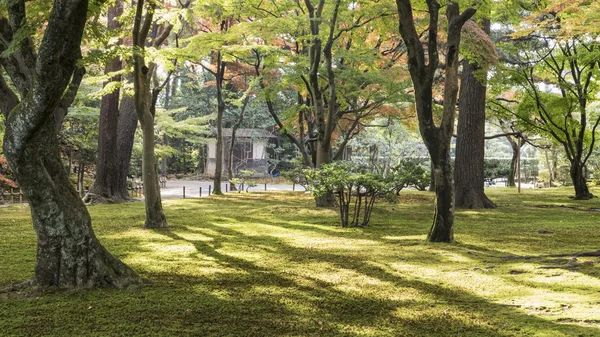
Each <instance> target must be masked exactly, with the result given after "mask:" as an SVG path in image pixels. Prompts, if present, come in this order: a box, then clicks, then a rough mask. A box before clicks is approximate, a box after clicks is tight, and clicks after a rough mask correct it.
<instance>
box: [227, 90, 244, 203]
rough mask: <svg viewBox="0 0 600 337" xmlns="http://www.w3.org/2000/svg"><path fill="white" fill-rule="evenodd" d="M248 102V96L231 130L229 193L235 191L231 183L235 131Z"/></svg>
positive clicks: (228, 170)
mask: <svg viewBox="0 0 600 337" xmlns="http://www.w3.org/2000/svg"><path fill="white" fill-rule="evenodd" d="M248 100H249V96H246V98H244V101H243V103H242V110H241V111H240V115H239V117H238V120H237V121H236V122H235V124H234V125H233V127H232V128H231V142H230V144H229V153H228V158H227V173H228V175H229V181H230V183H229V190H230V191H235V190H236V187H235V184H233V183H231V179H233V178H235V177H234V175H233V151H234V150H235V136H236V133H237V130H238V129H239V127H240V125H242V122H243V121H244V113H245V112H246V106H247V105H248Z"/></svg>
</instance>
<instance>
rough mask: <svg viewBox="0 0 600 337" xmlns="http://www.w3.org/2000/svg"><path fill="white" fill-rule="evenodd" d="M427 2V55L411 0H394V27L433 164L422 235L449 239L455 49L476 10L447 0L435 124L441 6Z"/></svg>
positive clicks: (451, 231)
mask: <svg viewBox="0 0 600 337" xmlns="http://www.w3.org/2000/svg"><path fill="white" fill-rule="evenodd" d="M426 3H427V8H428V13H429V29H428V41H427V58H426V54H425V47H424V45H423V43H421V41H420V36H419V34H418V33H417V30H416V27H415V22H414V19H413V10H412V5H411V2H410V0H396V6H397V8H398V19H399V31H400V35H402V39H403V40H404V42H405V44H406V48H407V51H408V68H409V72H410V75H411V79H412V82H413V86H414V89H415V90H414V92H415V107H416V110H417V117H418V120H419V131H420V133H421V136H422V137H423V141H424V143H425V146H426V147H427V150H428V151H429V155H430V157H431V162H432V165H433V172H434V174H433V178H434V179H435V187H436V196H437V201H436V210H435V215H434V219H433V225H432V228H431V230H430V232H429V235H428V237H427V240H428V241H432V242H452V241H454V227H453V226H454V182H453V179H452V164H451V162H450V141H451V139H452V135H453V132H454V119H455V115H456V111H455V109H456V108H455V106H456V100H457V97H456V94H457V92H458V53H459V48H460V33H461V29H462V26H463V25H464V23H465V22H466V21H467V20H469V19H470V18H471V17H472V16H473V15H474V14H475V9H473V8H468V9H467V10H465V11H464V12H463V13H460V11H459V6H458V3H456V2H450V3H448V4H447V7H446V17H447V18H448V31H447V47H446V48H447V49H446V64H447V66H446V76H445V85H444V105H443V114H442V120H441V123H440V126H436V124H435V121H434V119H433V108H432V102H433V78H434V75H435V73H436V71H437V66H438V64H439V55H438V20H439V9H440V7H441V6H440V4H439V3H438V2H437V1H436V0H426ZM426 59H427V62H426Z"/></svg>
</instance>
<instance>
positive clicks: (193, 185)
mask: <svg viewBox="0 0 600 337" xmlns="http://www.w3.org/2000/svg"><path fill="white" fill-rule="evenodd" d="M226 185H229V184H228V183H222V185H221V189H222V190H223V191H225V187H226ZM212 186H213V183H212V181H197V180H169V181H167V187H164V188H161V189H160V195H161V196H162V197H163V198H165V199H167V198H183V188H184V187H185V197H186V198H198V196H200V188H202V195H201V196H202V197H206V196H208V190H209V187H210V189H211V190H212V189H213V188H212ZM227 187H229V186H227ZM293 190H294V186H293V185H291V184H290V185H287V184H267V189H266V191H267V192H268V191H293ZM295 190H296V191H304V187H302V186H300V185H296V187H295ZM250 191H256V192H258V191H263V192H264V191H265V184H259V185H258V186H255V187H251V188H250Z"/></svg>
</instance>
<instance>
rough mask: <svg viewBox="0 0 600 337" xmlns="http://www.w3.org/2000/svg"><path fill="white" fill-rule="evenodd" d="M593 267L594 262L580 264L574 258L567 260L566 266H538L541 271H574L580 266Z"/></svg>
mask: <svg viewBox="0 0 600 337" xmlns="http://www.w3.org/2000/svg"><path fill="white" fill-rule="evenodd" d="M592 265H594V262H592V261H585V262H583V263H580V262H578V261H577V258H576V257H572V258H570V259H569V262H567V263H566V264H551V265H546V266H540V267H539V268H541V269H568V270H571V269H575V268H577V267H581V266H592Z"/></svg>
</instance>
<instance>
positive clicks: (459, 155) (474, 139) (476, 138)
mask: <svg viewBox="0 0 600 337" xmlns="http://www.w3.org/2000/svg"><path fill="white" fill-rule="evenodd" d="M488 27H489V22H488ZM488 31H489V29H488ZM462 63H463V66H462V77H461V82H460V98H459V100H458V112H459V113H458V125H457V134H458V136H457V137H456V159H455V160H456V161H455V167H454V180H455V184H456V185H455V186H456V187H455V188H456V207H459V208H496V204H494V203H493V202H492V201H491V200H490V199H489V198H488V197H487V196H486V195H485V191H484V182H485V177H484V173H483V162H484V155H485V99H486V86H485V82H484V83H481V81H480V79H478V78H476V77H475V72H476V71H482V72H483V70H482V69H481V68H480V67H479V66H478V65H477V63H469V61H468V60H463V62H462ZM483 73H484V75H483V76H485V74H487V72H483Z"/></svg>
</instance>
